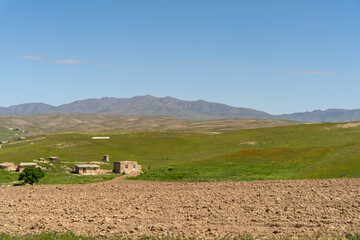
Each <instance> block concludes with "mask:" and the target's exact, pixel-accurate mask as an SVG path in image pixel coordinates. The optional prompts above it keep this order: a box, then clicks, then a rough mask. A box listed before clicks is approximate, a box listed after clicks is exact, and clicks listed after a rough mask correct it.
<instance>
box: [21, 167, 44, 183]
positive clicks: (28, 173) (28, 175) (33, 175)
mask: <svg viewBox="0 0 360 240" xmlns="http://www.w3.org/2000/svg"><path fill="white" fill-rule="evenodd" d="M44 176H45V172H44V171H43V170H42V169H41V168H35V167H26V168H25V169H24V171H23V172H22V173H21V174H20V176H19V180H20V181H22V180H24V183H28V184H31V185H33V184H34V183H37V182H39V180H40V178H42V177H44Z"/></svg>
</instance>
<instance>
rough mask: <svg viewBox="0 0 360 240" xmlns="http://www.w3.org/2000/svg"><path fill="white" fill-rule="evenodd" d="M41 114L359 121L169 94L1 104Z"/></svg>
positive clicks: (1, 111)
mask: <svg viewBox="0 0 360 240" xmlns="http://www.w3.org/2000/svg"><path fill="white" fill-rule="evenodd" d="M42 113H96V114H122V115H139V116H170V117H176V118H183V119H191V120H213V119H229V118H235V119H236V118H254V119H286V120H294V121H301V122H348V121H358V120H360V109H355V110H345V109H328V110H325V111H321V110H315V111H312V112H303V113H292V114H281V115H271V114H268V113H266V112H262V111H258V110H254V109H251V108H242V107H232V106H229V105H225V104H221V103H213V102H206V101H203V100H197V101H185V100H179V99H176V98H172V97H164V98H157V97H153V96H150V95H146V96H135V97H132V98H110V97H104V98H101V99H96V98H90V99H86V100H79V101H75V102H72V103H68V104H63V105H60V106H58V107H55V106H51V105H48V104H44V103H26V104H20V105H14V106H10V107H7V108H5V107H0V115H8V114H25V115H33V114H42Z"/></svg>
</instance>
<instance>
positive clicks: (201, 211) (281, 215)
mask: <svg viewBox="0 0 360 240" xmlns="http://www.w3.org/2000/svg"><path fill="white" fill-rule="evenodd" d="M0 203H1V204H0V232H8V233H15V232H18V233H22V234H26V233H35V232H44V231H53V230H56V231H72V232H74V233H77V234H84V235H100V236H101V235H103V236H104V235H105V236H114V235H122V236H133V237H137V236H142V235H144V234H146V235H152V236H161V235H170V236H175V235H185V236H197V237H207V238H213V237H219V236H231V237H236V236H238V235H244V234H251V235H253V236H255V237H260V236H268V237H269V236H271V235H275V236H280V235H285V236H288V237H291V236H298V235H307V236H314V234H316V233H317V232H319V231H320V232H329V233H335V234H336V233H337V234H338V236H340V234H342V233H346V232H353V231H359V229H360V179H329V180H298V181H254V182H220V183H169V182H141V181H123V180H121V179H116V180H113V181H109V182H105V183H98V184H89V185H37V186H21V187H14V186H11V187H0Z"/></svg>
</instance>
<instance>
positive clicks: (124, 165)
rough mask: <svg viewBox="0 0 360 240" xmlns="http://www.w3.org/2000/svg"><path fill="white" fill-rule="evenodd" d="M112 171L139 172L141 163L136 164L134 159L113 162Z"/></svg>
mask: <svg viewBox="0 0 360 240" xmlns="http://www.w3.org/2000/svg"><path fill="white" fill-rule="evenodd" d="M113 172H114V173H126V174H128V173H139V172H141V165H139V164H137V162H135V161H121V162H114V167H113Z"/></svg>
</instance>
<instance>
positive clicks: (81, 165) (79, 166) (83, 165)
mask: <svg viewBox="0 0 360 240" xmlns="http://www.w3.org/2000/svg"><path fill="white" fill-rule="evenodd" d="M75 166H76V167H78V168H100V166H99V165H95V164H76V165H75Z"/></svg>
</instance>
